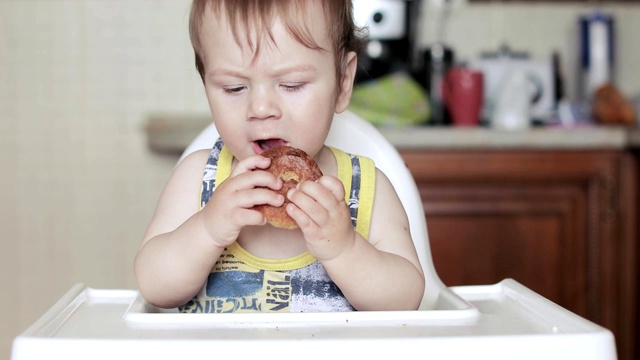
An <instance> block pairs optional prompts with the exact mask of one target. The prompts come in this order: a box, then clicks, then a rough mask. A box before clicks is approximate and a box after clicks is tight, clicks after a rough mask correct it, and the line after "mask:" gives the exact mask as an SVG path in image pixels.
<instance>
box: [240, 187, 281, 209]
mask: <svg viewBox="0 0 640 360" xmlns="http://www.w3.org/2000/svg"><path fill="white" fill-rule="evenodd" d="M235 197H236V199H235V201H236V205H237V206H238V207H242V208H252V207H254V206H255V205H271V206H274V207H280V206H282V205H283V204H284V201H285V198H284V196H283V195H281V194H279V193H277V192H276V191H273V190H270V189H267V188H256V189H247V190H240V191H238V192H237V193H236V194H235Z"/></svg>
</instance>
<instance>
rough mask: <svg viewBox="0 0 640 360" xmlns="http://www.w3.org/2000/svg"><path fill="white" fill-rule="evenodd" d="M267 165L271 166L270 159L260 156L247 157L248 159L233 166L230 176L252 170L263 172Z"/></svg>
mask: <svg viewBox="0 0 640 360" xmlns="http://www.w3.org/2000/svg"><path fill="white" fill-rule="evenodd" d="M269 165H271V159H270V158H267V157H264V156H260V155H254V156H249V157H248V158H246V159H244V160H242V161H239V162H238V163H237V164H235V166H234V167H233V170H232V171H231V176H236V175H238V174H242V173H246V172H248V171H252V170H258V169H262V170H264V169H266V168H268V167H269Z"/></svg>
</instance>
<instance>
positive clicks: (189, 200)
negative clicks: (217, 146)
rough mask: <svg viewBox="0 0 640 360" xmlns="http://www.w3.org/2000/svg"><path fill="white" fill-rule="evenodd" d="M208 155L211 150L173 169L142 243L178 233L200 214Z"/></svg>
mask: <svg viewBox="0 0 640 360" xmlns="http://www.w3.org/2000/svg"><path fill="white" fill-rule="evenodd" d="M209 153H210V151H209V150H199V151H196V152H193V153H191V154H189V155H188V156H187V157H185V158H184V159H182V161H180V163H178V164H177V165H176V167H175V168H174V169H173V172H172V173H171V175H170V176H169V180H168V181H167V183H166V185H165V186H164V189H163V190H162V192H161V193H160V197H159V199H158V204H157V205H156V210H155V213H154V214H153V218H152V219H151V222H150V223H149V226H148V228H147V231H146V233H145V236H144V241H143V243H144V242H146V241H147V240H148V239H150V238H152V237H154V236H156V235H158V234H161V233H165V232H169V231H173V230H175V229H176V228H177V227H178V226H180V224H182V223H183V222H185V221H186V220H187V219H188V218H189V217H191V216H192V215H193V214H195V213H196V212H197V211H199V210H200V191H201V186H202V178H203V175H204V168H205V165H206V163H207V159H208V157H209Z"/></svg>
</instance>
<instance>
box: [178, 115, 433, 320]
mask: <svg viewBox="0 0 640 360" xmlns="http://www.w3.org/2000/svg"><path fill="white" fill-rule="evenodd" d="M217 138H218V132H217V130H216V128H215V126H214V125H213V123H212V124H211V125H210V126H208V127H207V128H206V129H205V130H203V131H202V133H200V135H198V137H197V138H196V139H195V140H194V141H193V142H192V143H191V144H190V145H189V146H188V147H187V149H186V150H185V151H184V153H183V154H182V156H181V158H180V159H183V158H184V157H185V156H186V155H188V154H190V153H192V152H193V151H196V150H200V149H211V148H212V146H213V143H214V142H215V141H216V139H217ZM326 144H327V145H330V146H333V147H336V148H339V149H341V150H343V151H345V152H347V153H351V154H358V155H364V156H367V157H369V158H371V159H373V160H374V162H375V164H376V167H377V168H378V169H380V170H381V171H382V172H384V173H385V175H386V176H387V177H388V178H389V180H390V181H391V183H392V184H393V186H394V187H395V189H396V192H397V193H398V196H399V197H400V200H401V202H402V204H403V206H404V208H405V211H406V213H407V216H408V218H409V225H410V228H411V236H412V238H413V242H414V244H415V247H416V251H417V252H418V256H419V259H420V263H421V265H422V269H423V271H424V275H425V281H426V286H425V296H424V298H423V300H422V305H421V309H433V308H435V306H436V302H437V301H438V297H439V296H440V295H441V291H442V290H443V289H444V288H445V286H444V284H443V283H442V282H441V281H440V278H439V277H438V275H437V273H436V271H435V268H434V266H433V261H432V259H431V250H430V248H429V237H428V234H427V225H426V220H425V215H424V210H423V207H422V200H421V198H420V194H419V193H418V188H417V186H416V183H415V181H414V180H413V176H412V175H411V173H410V172H409V169H408V168H407V167H406V165H405V163H404V161H403V159H402V157H401V156H400V154H399V153H398V151H397V150H396V148H395V147H394V146H393V145H392V144H391V143H389V141H387V139H386V138H385V137H384V136H383V135H382V134H381V133H380V132H379V131H378V130H377V129H376V128H375V127H374V126H373V125H371V124H370V123H369V122H367V121H365V120H364V119H362V118H360V117H359V116H358V115H356V114H354V113H353V112H351V111H348V110H347V111H345V112H344V113H341V114H336V116H335V117H334V121H333V123H332V125H331V130H330V131H329V136H328V138H327V141H326Z"/></svg>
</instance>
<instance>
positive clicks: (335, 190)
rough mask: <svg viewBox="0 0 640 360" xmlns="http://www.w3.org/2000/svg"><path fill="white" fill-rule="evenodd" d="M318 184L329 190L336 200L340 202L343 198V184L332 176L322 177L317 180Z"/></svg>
mask: <svg viewBox="0 0 640 360" xmlns="http://www.w3.org/2000/svg"><path fill="white" fill-rule="evenodd" d="M318 184H320V185H322V186H324V187H325V188H327V189H329V191H330V192H331V193H332V194H333V196H335V198H336V199H338V200H339V201H341V200H342V199H344V197H345V191H344V184H342V181H340V180H338V178H336V177H334V176H326V175H325V176H322V177H321V178H320V179H318Z"/></svg>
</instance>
